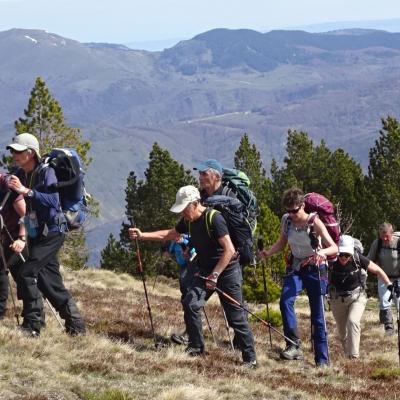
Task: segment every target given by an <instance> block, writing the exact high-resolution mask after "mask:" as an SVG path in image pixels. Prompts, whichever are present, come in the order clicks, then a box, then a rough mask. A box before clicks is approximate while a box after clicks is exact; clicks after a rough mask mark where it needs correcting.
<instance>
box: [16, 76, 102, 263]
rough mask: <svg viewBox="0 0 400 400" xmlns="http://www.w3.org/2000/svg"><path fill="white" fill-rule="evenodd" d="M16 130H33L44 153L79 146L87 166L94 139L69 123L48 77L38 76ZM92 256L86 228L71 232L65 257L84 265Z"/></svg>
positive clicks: (93, 211)
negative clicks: (48, 81) (47, 80)
mask: <svg viewBox="0 0 400 400" xmlns="http://www.w3.org/2000/svg"><path fill="white" fill-rule="evenodd" d="M14 125H15V130H16V134H20V133H25V132H26V133H31V134H32V135H35V136H36V137H37V139H38V140H39V143H40V148H41V154H42V155H43V154H46V153H48V152H49V151H50V150H51V149H52V148H54V147H71V148H75V149H76V150H77V152H78V154H79V156H80V158H81V160H82V162H83V163H84V165H85V166H86V167H87V166H88V165H89V164H90V162H91V158H90V157H89V156H88V151H89V149H90V142H89V141H85V140H83V138H82V133H81V131H80V130H79V129H78V128H72V127H70V126H68V124H67V123H66V121H65V118H64V114H63V111H62V108H61V106H60V104H59V103H58V102H57V100H56V99H55V98H54V97H53V96H52V95H51V93H50V91H49V89H48V88H47V86H46V83H45V81H44V80H43V79H42V78H40V77H38V78H37V79H36V81H35V85H34V87H33V89H32V91H31V95H30V98H29V101H28V107H27V108H26V109H25V110H24V117H23V118H19V119H18V120H17V121H15V123H14ZM89 207H90V211H91V214H92V215H97V214H98V203H97V202H96V201H95V200H94V199H91V203H90V205H89ZM87 260H88V251H87V249H86V238H85V233H84V231H83V229H80V230H76V231H73V232H69V233H68V235H67V238H66V241H65V244H64V246H63V248H62V252H61V261H62V263H64V264H65V265H67V266H69V267H71V268H82V267H83V266H85V264H86V262H87Z"/></svg>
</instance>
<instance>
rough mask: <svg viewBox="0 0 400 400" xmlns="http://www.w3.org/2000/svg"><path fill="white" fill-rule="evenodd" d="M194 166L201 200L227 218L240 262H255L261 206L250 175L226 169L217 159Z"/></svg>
mask: <svg viewBox="0 0 400 400" xmlns="http://www.w3.org/2000/svg"><path fill="white" fill-rule="evenodd" d="M193 169H194V170H197V171H199V183H200V189H201V191H200V195H201V203H202V204H203V205H204V206H206V207H210V208H214V209H216V210H218V211H219V212H220V213H221V214H222V216H223V217H224V219H225V220H226V223H227V225H228V229H229V234H230V236H231V238H232V242H233V245H234V246H235V249H236V250H237V251H238V253H239V262H240V265H241V266H242V267H243V266H245V265H248V264H252V263H253V262H254V251H253V245H254V243H253V233H254V232H255V229H256V224H257V214H258V206H257V199H256V197H255V195H254V193H253V192H252V191H251V190H250V188H249V185H250V180H249V178H248V177H247V175H246V174H245V173H244V172H242V171H239V170H236V169H228V168H223V167H222V165H221V164H220V163H219V162H218V161H217V160H214V159H209V160H206V161H203V162H202V163H200V164H198V165H197V166H196V167H194V168H193Z"/></svg>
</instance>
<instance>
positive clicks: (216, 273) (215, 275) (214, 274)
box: [211, 272, 219, 280]
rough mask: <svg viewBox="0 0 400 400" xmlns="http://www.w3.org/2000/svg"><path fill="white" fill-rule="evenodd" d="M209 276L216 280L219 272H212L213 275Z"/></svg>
mask: <svg viewBox="0 0 400 400" xmlns="http://www.w3.org/2000/svg"><path fill="white" fill-rule="evenodd" d="M211 276H212V277H213V278H214V279H215V280H217V279H218V277H219V272H213V273H212V274H211Z"/></svg>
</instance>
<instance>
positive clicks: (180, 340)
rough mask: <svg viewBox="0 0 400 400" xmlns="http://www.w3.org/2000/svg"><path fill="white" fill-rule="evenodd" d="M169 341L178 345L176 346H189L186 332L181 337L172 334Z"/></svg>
mask: <svg viewBox="0 0 400 400" xmlns="http://www.w3.org/2000/svg"><path fill="white" fill-rule="evenodd" d="M171 341H172V342H174V343H175V344H178V345H182V344H184V345H186V346H187V345H188V344H189V338H188V336H187V334H186V332H185V333H183V334H182V335H179V334H177V333H173V334H172V335H171Z"/></svg>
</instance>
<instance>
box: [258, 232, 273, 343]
mask: <svg viewBox="0 0 400 400" xmlns="http://www.w3.org/2000/svg"><path fill="white" fill-rule="evenodd" d="M257 248H258V250H259V251H261V250H264V241H263V239H262V238H258V240H257ZM261 266H262V274H263V284H264V301H265V305H266V307H267V320H268V321H269V320H270V316H269V315H270V314H269V302H268V289H267V279H266V277H265V261H262V262H261ZM268 333H269V344H270V346H271V348H272V334H271V327H270V326H269V327H268Z"/></svg>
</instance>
